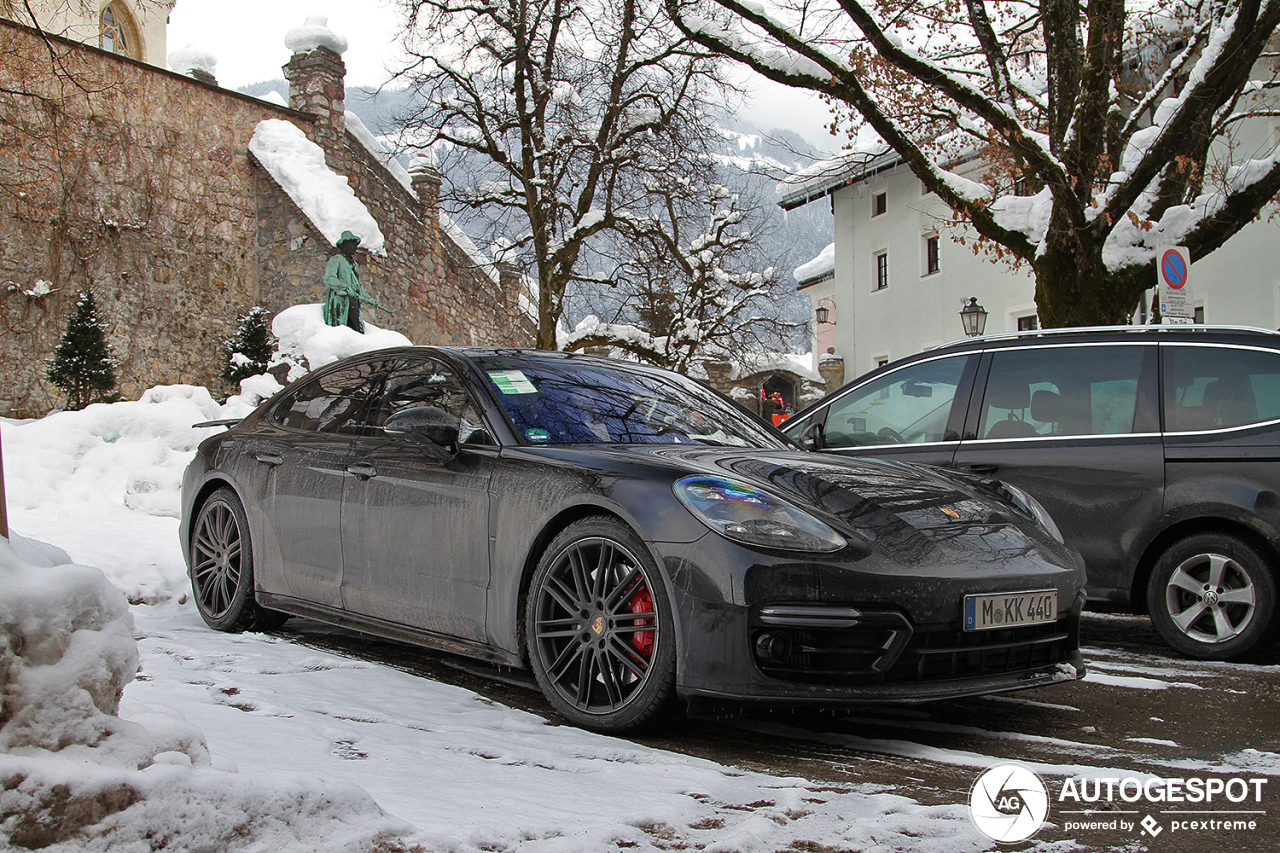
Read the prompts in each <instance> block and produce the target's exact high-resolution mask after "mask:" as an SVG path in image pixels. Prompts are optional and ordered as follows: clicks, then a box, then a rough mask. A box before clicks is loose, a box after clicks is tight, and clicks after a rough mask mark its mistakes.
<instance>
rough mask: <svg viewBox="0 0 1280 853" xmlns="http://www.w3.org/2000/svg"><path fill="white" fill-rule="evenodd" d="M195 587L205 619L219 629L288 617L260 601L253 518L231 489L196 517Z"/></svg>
mask: <svg viewBox="0 0 1280 853" xmlns="http://www.w3.org/2000/svg"><path fill="white" fill-rule="evenodd" d="M191 591H192V592H193V593H194V595H195V599H196V608H197V609H198V610H199V611H200V616H201V618H203V619H204V621H205V622H206V623H207V624H208V625H209V627H210V628H216V629H217V630H219V631H229V632H239V631H248V630H270V629H273V628H279V627H280V626H281V625H283V624H284V622H285V620H286V619H287V618H288V616H287V615H286V614H284V613H278V612H276V611H274V610H266V609H265V608H262V607H259V606H258V603H257V602H256V601H254V598H253V549H252V547H251V543H250V539H249V522H248V520H247V519H246V518H245V514H244V508H243V507H241V506H240V500H239V498H237V497H236V494H235V492H233V491H231V489H228V488H222V489H218V491H216V492H214V493H213V494H212V495H210V496H209V499H208V500H206V501H205V502H204V505H203V506H201V507H200V512H199V513H198V514H197V516H196V523H195V525H194V526H193V527H192V530H191Z"/></svg>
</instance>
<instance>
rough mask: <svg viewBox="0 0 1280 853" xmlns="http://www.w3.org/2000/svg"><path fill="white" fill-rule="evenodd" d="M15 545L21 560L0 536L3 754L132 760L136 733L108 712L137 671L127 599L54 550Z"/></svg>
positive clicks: (98, 575)
mask: <svg viewBox="0 0 1280 853" xmlns="http://www.w3.org/2000/svg"><path fill="white" fill-rule="evenodd" d="M15 541H17V542H18V543H20V545H19V547H20V548H22V550H23V553H24V555H25V559H24V557H23V556H19V554H18V552H17V551H16V550H15V548H14V546H13V545H11V544H10V542H9V541H8V540H6V539H0V626H3V627H2V629H0V630H2V633H0V697H3V705H2V706H0V753H16V754H21V755H31V754H35V753H38V752H42V751H58V750H67V751H68V752H69V753H71V754H74V755H78V756H83V752H84V750H85V749H87V748H98V749H101V750H103V752H104V754H107V755H109V756H110V757H111V758H112V759H114V760H121V759H124V760H130V759H132V755H133V753H135V752H137V746H136V744H132V743H129V741H131V740H136V739H137V732H135V731H133V730H132V729H131V728H130V727H128V726H122V725H121V724H120V720H119V718H118V717H116V716H115V714H116V712H117V711H118V710H119V703H120V693H121V692H122V691H123V690H124V686H125V685H126V684H127V683H129V681H131V680H132V679H133V674H134V672H135V671H136V670H137V668H138V650H137V646H136V644H135V643H134V640H133V619H132V617H130V615H129V608H128V604H127V602H126V601H125V599H124V596H122V595H121V594H120V592H119V591H118V590H117V589H115V588H114V587H113V586H111V584H109V583H108V582H107V579H106V578H105V577H104V576H103V574H102V572H100V571H98V570H97V569H92V568H88V567H86V566H76V565H72V564H71V561H70V558H69V557H68V556H67V555H66V554H65V553H63V552H61V551H59V550H58V549H53V548H48V547H41V546H38V545H36V543H33V542H29V541H24V540H22V539H21V538H19V537H15ZM145 757H146V758H147V759H149V758H150V756H149V755H148V756H145ZM5 787H7V785H6V786H5Z"/></svg>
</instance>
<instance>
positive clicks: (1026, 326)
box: [1018, 314, 1040, 332]
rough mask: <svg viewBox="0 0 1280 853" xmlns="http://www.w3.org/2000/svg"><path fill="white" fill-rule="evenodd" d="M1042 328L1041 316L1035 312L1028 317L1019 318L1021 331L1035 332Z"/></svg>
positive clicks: (1019, 329)
mask: <svg viewBox="0 0 1280 853" xmlns="http://www.w3.org/2000/svg"><path fill="white" fill-rule="evenodd" d="M1038 328H1040V318H1039V317H1037V316H1036V315H1035V314H1028V315H1027V316H1026V317H1019V318H1018V331H1019V332H1034V331H1035V330H1036V329H1038Z"/></svg>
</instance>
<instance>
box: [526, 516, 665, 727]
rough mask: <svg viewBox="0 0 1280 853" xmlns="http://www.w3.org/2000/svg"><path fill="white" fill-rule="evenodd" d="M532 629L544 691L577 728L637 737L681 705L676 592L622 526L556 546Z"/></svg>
mask: <svg viewBox="0 0 1280 853" xmlns="http://www.w3.org/2000/svg"><path fill="white" fill-rule="evenodd" d="M525 629H526V635H527V637H528V649H529V662H530V665H531V666H532V668H533V672H534V675H535V676H536V677H537V679H538V686H539V687H541V688H542V692H543V693H544V694H545V695H546V697H547V699H548V700H549V701H550V702H551V704H552V706H554V707H555V709H556V711H557V712H559V713H560V715H561V716H563V717H564V718H565V719H567V720H569V721H570V722H571V723H573V724H575V725H578V726H582V727H583V728H588V729H595V730H597V731H610V732H621V731H627V730H630V729H635V728H638V727H640V726H643V725H645V724H648V723H652V722H655V721H657V720H658V719H660V718H662V717H664V716H665V715H666V714H667V713H668V712H669V711H670V710H671V708H672V706H673V705H674V698H675V674H676V673H675V669H676V666H675V659H676V655H675V624H674V620H673V619H672V616H671V607H670V604H669V603H668V598H667V590H666V585H665V584H664V582H663V579H662V576H661V575H660V574H659V573H658V570H657V567H656V566H654V564H653V561H652V559H651V558H650V557H649V553H648V551H647V549H646V548H645V546H644V543H643V542H641V541H640V539H639V537H637V536H636V535H635V534H634V533H633V532H632V531H631V530H630V529H629V528H627V527H626V526H625V525H623V524H621V523H620V522H618V521H615V520H614V519H612V518H608V517H603V516H601V517H595V518H586V519H583V520H581V521H578V522H575V523H574V524H572V525H570V526H569V527H567V528H565V530H564V531H562V532H561V533H560V534H559V535H558V536H556V538H555V539H554V540H552V542H551V545H550V546H549V547H548V548H547V550H546V551H545V552H544V553H543V555H542V559H541V560H540V561H539V564H538V568H537V570H536V571H535V572H534V575H533V580H532V582H531V584H530V588H529V596H528V599H527V601H526V605H525Z"/></svg>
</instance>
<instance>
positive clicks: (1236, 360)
mask: <svg viewBox="0 0 1280 853" xmlns="http://www.w3.org/2000/svg"><path fill="white" fill-rule="evenodd" d="M1161 349H1162V351H1163V354H1164V364H1165V368H1164V377H1165V388H1164V399H1165V418H1166V424H1167V425H1166V429H1167V430H1168V431H1169V432H1196V431H1199V430H1209V429H1222V428H1226V427H1233V426H1243V425H1246V424H1251V423H1260V422H1262V421H1270V420H1277V419H1280V353H1277V352H1274V351H1271V350H1254V349H1238V348H1233V347H1205V346H1166V347H1162V348H1161Z"/></svg>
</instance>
